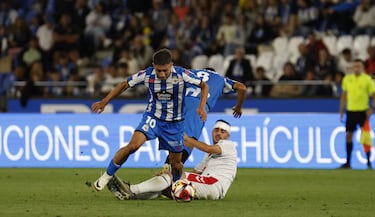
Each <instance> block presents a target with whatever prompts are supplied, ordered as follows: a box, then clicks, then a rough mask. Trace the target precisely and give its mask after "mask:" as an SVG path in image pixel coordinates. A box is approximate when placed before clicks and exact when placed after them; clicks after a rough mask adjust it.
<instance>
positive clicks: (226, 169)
mask: <svg viewBox="0 0 375 217" xmlns="http://www.w3.org/2000/svg"><path fill="white" fill-rule="evenodd" d="M216 145H218V146H220V148H221V154H219V155H218V154H206V155H205V157H204V159H203V160H202V162H201V163H200V164H198V165H197V166H196V167H195V168H194V169H195V170H197V171H199V172H201V174H200V175H199V174H195V173H186V177H187V179H188V180H189V181H191V182H192V183H193V186H194V187H195V188H196V197H197V198H198V199H211V200H218V199H222V198H224V197H225V195H226V193H227V191H228V189H229V187H230V185H231V184H232V182H233V180H234V178H235V176H236V173H237V150H236V146H235V143H234V142H232V141H230V140H221V141H219V142H218V143H217V144H216Z"/></svg>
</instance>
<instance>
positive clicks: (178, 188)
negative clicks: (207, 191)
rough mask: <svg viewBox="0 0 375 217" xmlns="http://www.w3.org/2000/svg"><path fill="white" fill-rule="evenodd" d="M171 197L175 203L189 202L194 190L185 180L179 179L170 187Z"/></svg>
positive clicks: (192, 197) (193, 195)
mask: <svg viewBox="0 0 375 217" xmlns="http://www.w3.org/2000/svg"><path fill="white" fill-rule="evenodd" d="M172 197H173V199H174V200H175V201H177V202H191V201H192V200H194V197H195V188H194V186H193V185H192V184H191V182H189V180H187V179H179V180H177V181H175V182H174V183H173V185H172Z"/></svg>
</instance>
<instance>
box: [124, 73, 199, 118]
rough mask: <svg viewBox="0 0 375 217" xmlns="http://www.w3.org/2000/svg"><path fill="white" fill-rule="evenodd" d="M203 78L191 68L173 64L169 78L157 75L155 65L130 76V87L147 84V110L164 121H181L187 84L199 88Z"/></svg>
mask: <svg viewBox="0 0 375 217" xmlns="http://www.w3.org/2000/svg"><path fill="white" fill-rule="evenodd" d="M201 81H202V79H200V78H199V77H197V76H196V75H195V74H194V73H191V71H190V70H188V69H185V68H182V67H178V66H172V72H171V74H170V76H169V77H168V78H167V80H165V81H164V80H161V79H159V78H158V77H157V75H156V71H155V70H154V68H153V67H148V68H147V69H145V70H142V71H139V72H138V73H136V74H134V75H132V76H130V77H128V83H129V86H130V87H134V86H137V85H140V84H142V85H145V86H146V87H148V106H147V108H146V112H148V113H150V114H151V115H153V116H154V117H156V118H158V119H160V120H163V121H180V120H183V119H184V113H183V107H184V101H185V95H186V88H187V84H191V86H194V87H196V88H198V89H199V90H200V88H199V85H200V83H201Z"/></svg>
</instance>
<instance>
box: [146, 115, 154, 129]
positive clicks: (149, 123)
mask: <svg viewBox="0 0 375 217" xmlns="http://www.w3.org/2000/svg"><path fill="white" fill-rule="evenodd" d="M146 124H148V125H149V126H150V127H151V128H154V127H155V126H156V120H155V119H153V118H151V117H150V116H147V120H146Z"/></svg>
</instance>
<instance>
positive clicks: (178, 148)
mask: <svg viewBox="0 0 375 217" xmlns="http://www.w3.org/2000/svg"><path fill="white" fill-rule="evenodd" d="M184 127H185V123H184V121H175V122H170V121H162V120H159V119H157V118H155V117H153V116H152V115H150V114H148V113H145V114H144V115H143V118H142V120H141V122H140V123H139V125H138V127H137V128H136V129H135V130H136V131H140V132H142V133H143V134H145V136H146V137H147V140H152V139H156V138H158V139H159V150H168V151H171V152H175V153H178V152H182V149H183V146H184Z"/></svg>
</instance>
